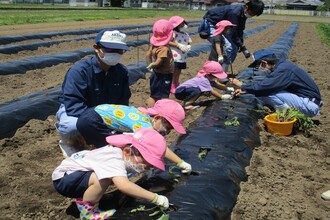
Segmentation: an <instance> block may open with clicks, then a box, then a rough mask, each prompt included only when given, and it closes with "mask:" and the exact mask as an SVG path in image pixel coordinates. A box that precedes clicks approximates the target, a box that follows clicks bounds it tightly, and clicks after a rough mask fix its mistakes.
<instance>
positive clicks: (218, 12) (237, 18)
mask: <svg viewBox="0 0 330 220" xmlns="http://www.w3.org/2000/svg"><path fill="white" fill-rule="evenodd" d="M204 19H206V20H207V21H208V22H210V23H211V24H213V25H214V27H215V26H216V24H217V23H218V22H219V21H222V20H228V21H230V22H231V23H233V24H236V26H234V27H233V28H232V30H231V32H230V33H229V34H227V35H225V36H226V37H227V38H229V39H231V41H232V42H233V43H234V44H235V46H236V47H237V48H240V47H242V46H243V45H244V41H243V37H244V36H243V35H244V29H245V23H246V19H247V18H246V16H245V15H244V5H242V4H236V5H223V6H219V7H215V8H212V9H210V10H208V11H207V12H206V14H205V15H204Z"/></svg>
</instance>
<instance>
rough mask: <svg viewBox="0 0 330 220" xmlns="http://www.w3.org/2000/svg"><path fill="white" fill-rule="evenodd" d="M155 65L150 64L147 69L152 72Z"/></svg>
mask: <svg viewBox="0 0 330 220" xmlns="http://www.w3.org/2000/svg"><path fill="white" fill-rule="evenodd" d="M154 65H155V63H154V62H152V63H150V64H149V65H148V66H147V69H148V70H149V71H150V72H151V71H152V69H153V68H154Z"/></svg>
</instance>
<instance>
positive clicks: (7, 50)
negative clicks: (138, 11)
mask: <svg viewBox="0 0 330 220" xmlns="http://www.w3.org/2000/svg"><path fill="white" fill-rule="evenodd" d="M198 25H199V24H194V23H192V24H190V27H196V26H198ZM145 27H149V29H147V30H139V28H145ZM150 27H151V25H150V24H149V25H146V24H144V25H135V26H125V27H118V28H117V27H112V28H109V29H110V30H127V29H133V28H136V30H135V31H123V33H125V34H126V35H127V36H139V35H144V34H150V33H152V30H151V29H150ZM103 29H104V28H103ZM94 30H96V31H97V32H95V33H94V32H93V33H92V34H96V33H98V32H99V31H101V30H102V29H89V30H84V31H75V32H77V33H80V32H82V33H80V34H87V33H90V32H91V31H94ZM53 33H54V32H52V34H53ZM55 33H58V32H55ZM61 33H63V34H64V35H67V33H66V32H61ZM68 33H72V31H69V32H68ZM52 34H48V33H47V34H45V33H44V34H36V35H35V36H34V37H35V38H36V39H39V38H37V37H42V36H43V35H46V36H48V35H49V36H52ZM12 37H13V38H14V36H12ZM0 38H1V37H0ZM17 38H18V39H21V38H22V37H21V36H17ZM94 38H95V35H92V36H83V37H76V38H71V39H62V40H49V41H43V42H33V43H27V44H19V45H11V46H2V47H0V53H3V54H14V53H18V52H20V51H24V50H36V49H38V48H39V47H50V46H52V45H56V44H60V43H64V42H71V41H82V40H91V39H94ZM18 39H17V41H18ZM23 39H24V38H23Z"/></svg>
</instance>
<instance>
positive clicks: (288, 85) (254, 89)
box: [241, 59, 321, 101]
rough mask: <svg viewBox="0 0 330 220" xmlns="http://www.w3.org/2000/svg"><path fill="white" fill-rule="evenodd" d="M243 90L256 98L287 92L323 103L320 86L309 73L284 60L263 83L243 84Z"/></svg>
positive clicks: (280, 61)
mask: <svg viewBox="0 0 330 220" xmlns="http://www.w3.org/2000/svg"><path fill="white" fill-rule="evenodd" d="M241 89H242V90H244V91H246V92H247V93H251V94H254V95H255V96H268V95H271V94H275V93H277V92H280V91H283V90H284V91H287V92H290V93H293V94H295V95H297V96H299V97H303V98H309V99H313V98H314V99H316V100H318V101H321V94H320V90H319V88H318V86H317V85H316V83H315V82H314V80H313V79H312V78H311V77H310V76H309V75H308V73H307V72H306V71H305V70H304V69H302V68H300V67H298V66H297V65H295V64H294V63H292V62H290V61H288V60H285V59H282V60H279V62H278V63H277V64H276V65H275V67H274V69H273V71H272V72H271V73H270V74H269V75H268V76H266V77H265V78H264V79H263V80H262V81H256V82H254V83H248V84H243V85H242V86H241Z"/></svg>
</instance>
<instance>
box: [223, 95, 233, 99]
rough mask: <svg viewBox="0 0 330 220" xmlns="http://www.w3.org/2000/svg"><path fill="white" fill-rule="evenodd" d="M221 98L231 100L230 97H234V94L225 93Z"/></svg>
mask: <svg viewBox="0 0 330 220" xmlns="http://www.w3.org/2000/svg"><path fill="white" fill-rule="evenodd" d="M221 99H222V100H229V99H233V96H232V95H229V94H224V95H222V96H221Z"/></svg>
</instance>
